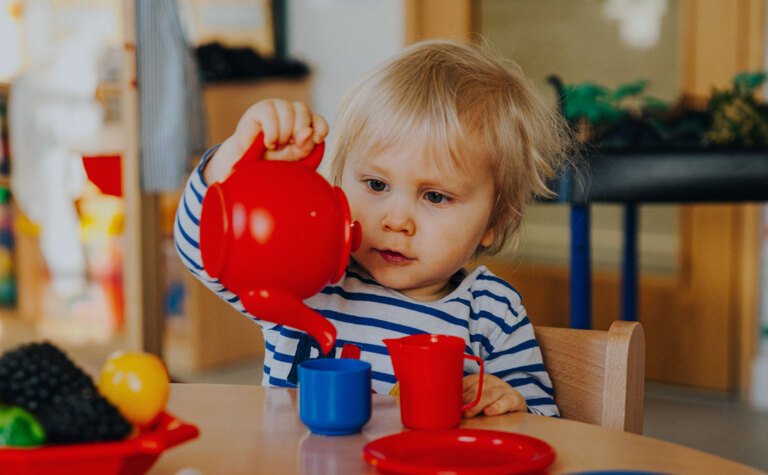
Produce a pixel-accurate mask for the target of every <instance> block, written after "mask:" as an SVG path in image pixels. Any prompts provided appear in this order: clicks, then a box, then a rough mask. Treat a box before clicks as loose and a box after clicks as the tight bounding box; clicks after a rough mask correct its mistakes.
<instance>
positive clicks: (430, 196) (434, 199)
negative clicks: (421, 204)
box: [425, 191, 449, 205]
mask: <svg viewBox="0 0 768 475" xmlns="http://www.w3.org/2000/svg"><path fill="white" fill-rule="evenodd" d="M425 197H426V198H427V201H429V202H430V203H434V204H436V205H439V204H442V203H445V202H447V201H448V200H449V198H448V197H447V196H445V195H444V194H442V193H438V192H437V191H428V192H427V194H426V195H425Z"/></svg>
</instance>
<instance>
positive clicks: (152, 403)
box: [98, 352, 171, 426]
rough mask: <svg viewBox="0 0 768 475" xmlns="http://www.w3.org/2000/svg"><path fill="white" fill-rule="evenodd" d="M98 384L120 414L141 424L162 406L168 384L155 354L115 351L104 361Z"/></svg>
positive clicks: (166, 375) (146, 421) (160, 409)
mask: <svg viewBox="0 0 768 475" xmlns="http://www.w3.org/2000/svg"><path fill="white" fill-rule="evenodd" d="M98 387H99V392H101V394H102V395H103V396H104V397H105V398H107V399H108V400H109V402H111V403H112V404H114V405H115V406H116V407H117V409H118V410H119V411H120V413H121V414H122V415H123V417H125V418H126V419H127V420H128V421H130V422H131V423H133V424H136V425H138V426H143V425H146V424H148V423H149V422H151V421H152V420H153V419H154V418H155V417H157V415H158V414H159V413H160V412H162V411H163V409H165V405H166V403H167V402H168V394H169V392H170V387H171V386H170V381H169V379H168V371H167V369H166V368H165V364H163V361H162V360H161V359H160V358H158V357H157V356H156V355H153V354H151V353H143V352H116V353H113V354H112V355H110V356H109V358H107V361H106V362H105V363H104V367H103V368H102V370H101V374H100V376H99V382H98Z"/></svg>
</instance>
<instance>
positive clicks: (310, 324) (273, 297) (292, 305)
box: [241, 289, 336, 355]
mask: <svg viewBox="0 0 768 475" xmlns="http://www.w3.org/2000/svg"><path fill="white" fill-rule="evenodd" d="M241 300H242V302H243V306H244V307H245V309H246V310H247V311H248V313H250V314H251V315H254V316H256V317H257V318H260V319H262V320H266V321H268V322H273V323H277V324H279V325H286V326H289V327H293V328H297V329H299V330H302V331H305V332H307V333H308V334H309V335H310V336H312V337H313V338H314V339H315V340H316V341H317V343H318V344H319V345H320V349H321V351H322V352H323V354H324V355H327V354H328V352H329V351H330V350H331V348H333V345H334V344H335V343H336V327H334V326H333V324H332V323H331V322H330V321H328V319H326V318H325V317H323V316H322V315H320V314H319V313H317V312H315V311H314V310H312V309H310V308H309V307H307V306H306V305H304V303H303V302H301V301H299V300H298V299H297V298H296V297H294V296H293V295H291V294H290V293H288V292H285V291H283V290H279V289H256V290H251V291H249V292H247V293H245V294H244V295H243V296H242V298H241Z"/></svg>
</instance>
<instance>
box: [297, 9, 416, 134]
mask: <svg viewBox="0 0 768 475" xmlns="http://www.w3.org/2000/svg"><path fill="white" fill-rule="evenodd" d="M287 8H288V11H287V17H288V21H287V23H288V26H287V29H288V32H287V33H288V45H287V51H288V55H289V57H291V58H297V59H301V60H303V61H305V62H307V63H308V64H309V66H310V68H311V69H312V107H313V109H314V110H315V111H316V112H318V113H320V114H322V115H324V116H325V118H326V119H328V121H329V122H331V123H333V119H334V117H335V113H336V107H337V106H338V104H339V101H340V99H341V97H342V96H343V95H344V93H345V92H346V91H347V90H348V89H349V88H350V87H351V86H352V85H353V84H354V83H355V82H356V81H357V80H358V79H360V78H361V77H362V76H364V75H365V73H367V72H368V71H370V70H371V69H373V68H374V67H375V66H376V65H377V64H379V63H380V62H382V61H383V60H385V59H387V58H389V57H390V56H392V55H393V54H395V53H396V52H398V51H399V50H400V49H401V48H402V47H403V1H402V0H288V6H287ZM332 137H333V128H331V139H332Z"/></svg>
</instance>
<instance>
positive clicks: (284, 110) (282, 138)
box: [274, 101, 295, 147]
mask: <svg viewBox="0 0 768 475" xmlns="http://www.w3.org/2000/svg"><path fill="white" fill-rule="evenodd" d="M274 105H275V110H276V111H277V117H278V136H277V137H278V138H277V141H278V142H277V146H278V147H281V146H283V145H287V144H289V143H290V142H291V138H292V137H293V133H294V128H293V125H294V119H295V112H294V108H293V104H292V103H290V102H288V101H275V102H274Z"/></svg>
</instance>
